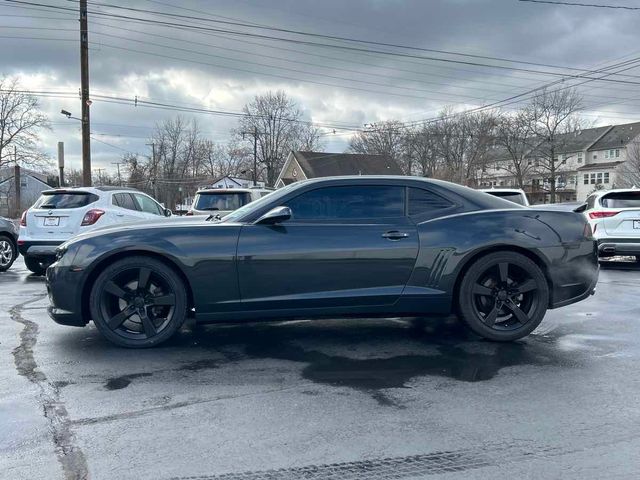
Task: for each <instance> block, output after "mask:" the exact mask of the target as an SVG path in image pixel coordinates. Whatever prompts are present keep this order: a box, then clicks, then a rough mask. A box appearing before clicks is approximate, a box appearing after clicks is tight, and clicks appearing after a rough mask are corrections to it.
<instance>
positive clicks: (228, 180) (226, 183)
mask: <svg viewBox="0 0 640 480" xmlns="http://www.w3.org/2000/svg"><path fill="white" fill-rule="evenodd" d="M256 183H257V186H258V187H264V182H261V181H258V182H256ZM252 186H253V180H247V179H246V178H239V177H231V176H229V175H226V176H224V177H220V178H218V179H216V180H214V181H213V182H211V184H209V185H207V188H250V187H252Z"/></svg>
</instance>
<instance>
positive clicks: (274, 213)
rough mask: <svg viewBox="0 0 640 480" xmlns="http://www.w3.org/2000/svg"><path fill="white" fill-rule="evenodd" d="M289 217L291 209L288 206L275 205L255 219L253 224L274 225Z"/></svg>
mask: <svg viewBox="0 0 640 480" xmlns="http://www.w3.org/2000/svg"><path fill="white" fill-rule="evenodd" d="M290 218H291V209H290V208H289V207H276V208H273V209H271V210H269V211H268V212H267V213H265V214H264V215H262V216H261V217H260V218H259V219H258V220H256V221H255V225H275V224H276V223H281V222H284V221H286V220H289V219H290Z"/></svg>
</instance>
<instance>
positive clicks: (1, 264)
mask: <svg viewBox="0 0 640 480" xmlns="http://www.w3.org/2000/svg"><path fill="white" fill-rule="evenodd" d="M17 256H18V250H17V249H16V246H15V244H14V243H13V242H12V241H11V239H10V238H9V237H7V236H5V235H0V272H4V271H6V270H9V268H11V265H13V262H14V261H15V260H16V257H17Z"/></svg>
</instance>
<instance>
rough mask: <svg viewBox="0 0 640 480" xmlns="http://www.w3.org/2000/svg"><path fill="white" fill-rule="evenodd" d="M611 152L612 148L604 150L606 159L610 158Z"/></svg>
mask: <svg viewBox="0 0 640 480" xmlns="http://www.w3.org/2000/svg"><path fill="white" fill-rule="evenodd" d="M609 152H610V150H605V151H604V159H605V160H608V159H609Z"/></svg>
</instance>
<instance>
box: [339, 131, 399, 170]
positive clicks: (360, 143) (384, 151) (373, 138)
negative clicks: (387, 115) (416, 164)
mask: <svg viewBox="0 0 640 480" xmlns="http://www.w3.org/2000/svg"><path fill="white" fill-rule="evenodd" d="M408 146H411V142H410V141H407V131H406V129H405V127H404V124H403V123H402V122H399V121H397V120H389V121H385V122H379V123H374V124H371V125H370V126H369V128H368V129H367V130H363V131H359V132H357V133H356V134H355V135H354V136H353V137H352V138H351V141H350V143H349V151H351V152H353V153H363V154H369V155H375V154H377V155H387V156H389V157H390V158H391V159H392V160H395V161H396V162H397V163H398V164H399V165H400V168H402V170H403V171H404V172H405V173H409V171H410V169H411V165H410V162H408V161H407V160H409V158H408V157H407V155H406V153H407V147H408Z"/></svg>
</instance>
